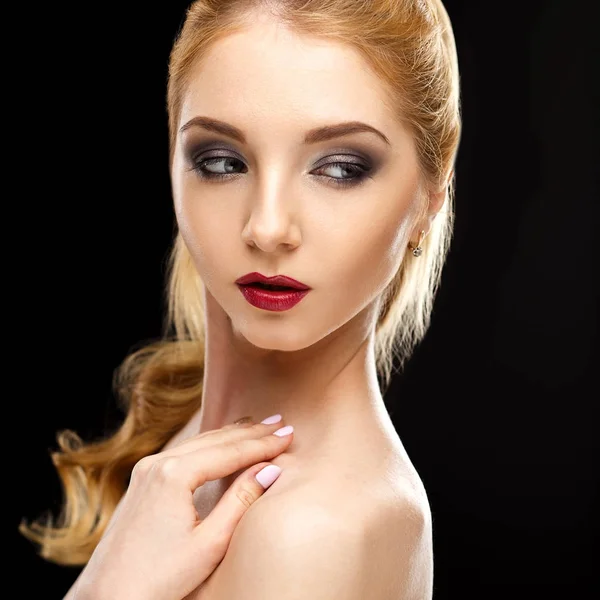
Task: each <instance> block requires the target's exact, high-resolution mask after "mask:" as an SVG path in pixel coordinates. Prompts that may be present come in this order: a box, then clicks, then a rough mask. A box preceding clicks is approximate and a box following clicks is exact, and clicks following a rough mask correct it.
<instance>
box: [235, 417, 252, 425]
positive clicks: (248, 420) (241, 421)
mask: <svg viewBox="0 0 600 600" xmlns="http://www.w3.org/2000/svg"><path fill="white" fill-rule="evenodd" d="M250 421H252V417H242V418H241V419H238V420H237V421H234V422H233V424H234V425H242V423H250Z"/></svg>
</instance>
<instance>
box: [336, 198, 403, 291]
mask: <svg viewBox="0 0 600 600" xmlns="http://www.w3.org/2000/svg"><path fill="white" fill-rule="evenodd" d="M387 197H388V198H389V196H387ZM413 206H414V205H413V203H412V202H411V201H402V200H400V201H398V202H397V203H396V205H395V207H394V209H393V210H390V209H389V207H390V204H387V205H386V207H387V208H386V209H384V208H383V207H382V206H381V207H379V208H378V209H373V210H371V211H370V212H369V215H368V216H365V218H363V219H361V221H360V222H359V223H357V226H356V228H354V231H353V232H352V233H353V235H352V239H346V240H345V242H344V243H343V244H341V247H343V248H345V249H346V254H344V255H343V256H340V260H339V261H334V262H337V263H338V266H340V267H341V272H340V279H341V280H342V281H341V284H342V286H343V288H344V289H348V290H353V294H352V295H353V301H354V302H356V301H357V299H359V298H360V299H362V300H364V301H369V300H371V299H373V298H374V297H376V296H377V295H379V294H380V293H381V292H382V291H383V290H384V289H385V287H386V286H387V285H388V284H389V282H390V281H391V280H392V278H393V277H394V275H395V274H396V272H397V271H398V269H399V267H400V264H401V262H402V259H403V257H404V254H405V248H406V245H407V244H408V240H409V237H410V231H411V227H412V221H413V219H412V208H413Z"/></svg>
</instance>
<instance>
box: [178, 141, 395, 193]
mask: <svg viewBox="0 0 600 600" xmlns="http://www.w3.org/2000/svg"><path fill="white" fill-rule="evenodd" d="M183 151H184V157H185V162H186V164H187V168H186V171H189V172H193V173H194V174H195V175H196V177H197V178H198V180H199V181H201V182H203V183H226V182H227V181H231V180H234V179H237V178H238V177H240V176H243V175H244V174H245V173H247V172H248V162H249V161H248V160H247V159H245V158H244V157H243V155H242V154H241V153H239V152H238V151H237V150H236V148H235V145H233V144H232V143H231V142H230V141H225V140H223V139H218V138H208V139H206V138H204V139H200V140H189V141H187V143H185V142H184V145H183ZM385 156H386V154H385V152H384V151H382V150H381V149H379V148H377V147H375V148H373V147H372V145H371V144H368V143H364V142H363V143H360V142H357V141H353V142H352V143H347V144H346V145H340V144H339V142H338V144H336V145H332V146H329V147H327V146H326V145H324V146H323V147H322V149H321V150H320V151H319V153H318V154H317V157H316V158H314V159H313V160H312V164H311V165H310V166H309V167H308V170H307V174H309V175H310V176H312V177H314V178H315V179H316V180H318V181H319V182H321V183H323V184H325V185H328V186H330V187H332V188H336V189H339V190H342V189H350V188H358V187H359V186H361V185H363V184H365V183H367V182H368V180H372V179H374V176H375V174H376V173H377V172H378V171H379V169H380V167H382V166H383V164H384V163H385Z"/></svg>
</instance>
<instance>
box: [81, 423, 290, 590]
mask: <svg viewBox="0 0 600 600" xmlns="http://www.w3.org/2000/svg"><path fill="white" fill-rule="evenodd" d="M282 424H283V421H280V422H279V423H275V424H273V425H263V424H262V423H259V424H250V425H226V426H225V427H223V428H222V429H216V430H213V431H207V432H205V433H203V434H200V435H197V436H195V437H193V438H190V439H189V440H186V441H184V442H183V443H181V444H179V445H178V446H175V447H173V448H171V449H169V450H166V451H164V452H159V453H158V454H153V455H150V456H146V457H144V458H142V459H141V460H140V461H138V462H137V463H136V465H135V467H134V468H133V471H132V474H131V479H130V483H129V487H128V489H127V492H126V493H125V495H124V496H123V499H122V501H121V504H120V506H119V507H118V514H116V515H115V519H114V522H113V524H112V526H110V527H109V528H108V529H107V531H106V533H105V534H104V537H103V538H102V539H101V541H100V542H99V544H98V546H97V547H96V549H95V550H94V553H93V554H92V556H91V558H90V560H89V562H88V564H87V566H86V567H85V569H84V571H83V572H82V573H81V575H80V580H79V581H78V583H77V591H76V593H75V598H76V599H77V600H87V599H90V600H91V599H94V600H104V598H110V599H111V600H120V599H121V598H126V599H127V600H134V599H137V598H140V599H141V598H143V599H144V600H151V599H154V598H156V599H160V600H170V599H173V600H181V599H182V598H184V597H185V596H186V595H187V594H189V593H190V592H191V591H192V590H194V589H196V588H197V587H198V586H199V585H200V584H201V583H203V582H204V581H205V580H206V579H207V578H208V577H209V575H210V574H211V573H212V572H213V571H214V570H215V568H216V567H217V566H218V564H219V563H220V562H221V560H222V559H223V557H224V556H225V552H226V551H227V548H228V546H229V542H230V540H231V536H232V535H233V532H234V530H235V528H236V526H237V524H238V522H239V521H240V519H241V518H242V516H243V515H244V513H245V512H246V510H247V509H248V508H249V506H251V505H252V503H253V502H254V501H256V500H257V499H258V498H259V497H260V496H261V495H262V494H263V493H264V492H265V490H264V489H263V487H262V486H261V484H259V482H258V481H257V480H256V479H255V475H256V474H257V473H258V472H259V471H261V470H262V469H263V468H264V467H266V466H268V465H269V463H268V462H264V461H268V460H270V459H272V458H274V457H275V456H277V455H279V454H281V453H282V452H284V451H285V450H286V449H287V448H288V447H289V445H290V443H291V441H292V438H293V433H292V434H291V435H285V436H283V437H278V436H276V435H272V434H273V433H274V432H275V431H277V430H278V429H280V428H281V427H282ZM257 463H259V464H257ZM248 465H253V466H251V467H250V468H249V469H247V470H246V471H245V472H244V473H242V474H241V475H239V476H238V477H237V478H236V480H235V481H234V482H233V484H232V485H231V486H230V487H229V488H228V489H227V491H226V492H225V493H224V494H223V497H222V498H221V499H220V500H219V502H218V503H217V505H216V506H215V508H214V509H213V511H212V512H211V513H210V515H208V516H207V517H206V518H205V519H204V520H203V521H200V519H199V516H198V513H197V511H196V509H195V507H194V503H193V499H192V498H193V494H194V491H195V490H196V489H197V488H198V487H200V486H202V485H203V484H204V483H206V482H207V481H212V480H215V479H218V478H221V477H226V476H228V475H231V474H232V473H235V472H236V471H238V470H240V469H243V468H245V467H247V466H248Z"/></svg>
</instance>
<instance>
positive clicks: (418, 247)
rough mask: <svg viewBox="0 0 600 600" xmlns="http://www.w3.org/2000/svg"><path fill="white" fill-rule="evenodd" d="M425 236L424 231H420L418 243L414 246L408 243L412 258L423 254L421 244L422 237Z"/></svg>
mask: <svg viewBox="0 0 600 600" xmlns="http://www.w3.org/2000/svg"><path fill="white" fill-rule="evenodd" d="M424 235H425V230H424V229H422V230H421V232H420V233H419V241H418V242H417V245H416V246H415V245H414V244H413V243H412V242H410V241H409V242H408V247H409V248H410V249H411V250H412V253H413V256H421V254H423V248H421V242H422V241H423V237H424Z"/></svg>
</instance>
